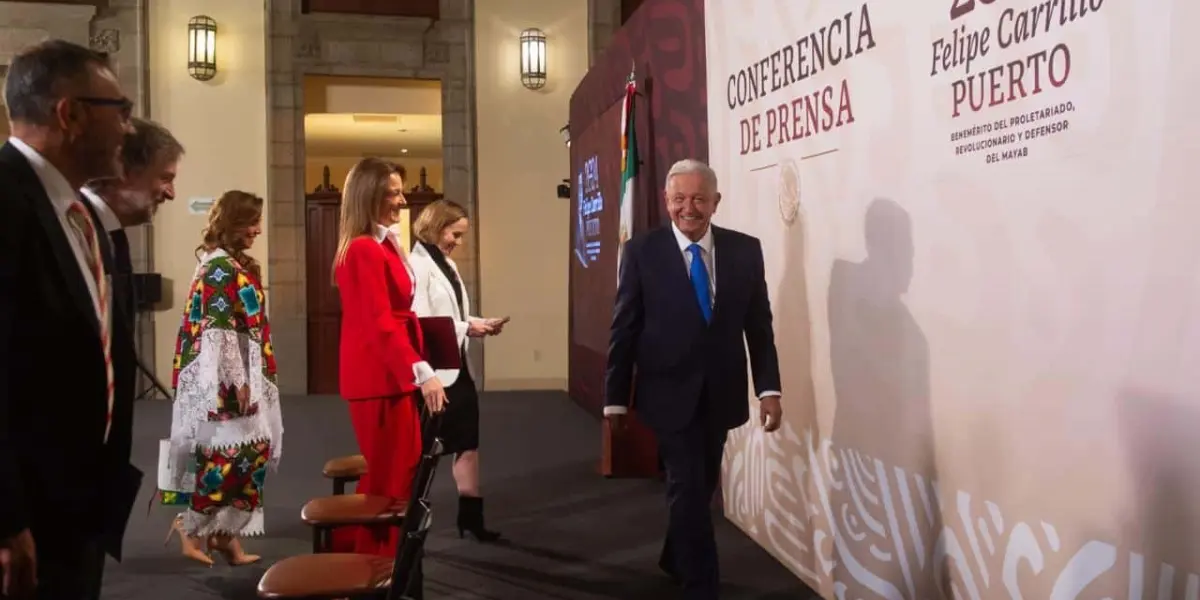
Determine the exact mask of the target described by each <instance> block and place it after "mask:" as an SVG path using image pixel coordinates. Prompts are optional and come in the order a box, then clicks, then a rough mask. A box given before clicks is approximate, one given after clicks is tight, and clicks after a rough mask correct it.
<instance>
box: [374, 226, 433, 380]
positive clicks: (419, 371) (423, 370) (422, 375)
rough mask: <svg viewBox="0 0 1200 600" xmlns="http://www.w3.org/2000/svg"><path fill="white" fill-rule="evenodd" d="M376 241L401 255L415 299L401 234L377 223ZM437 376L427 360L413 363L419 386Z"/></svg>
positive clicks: (414, 375)
mask: <svg viewBox="0 0 1200 600" xmlns="http://www.w3.org/2000/svg"><path fill="white" fill-rule="evenodd" d="M375 241H377V242H379V243H380V244H382V243H384V242H385V241H386V242H389V243H391V244H392V247H393V248H395V249H396V253H397V254H399V255H400V262H402V263H404V270H405V271H406V272H408V281H409V291H408V293H409V294H410V296H411V297H412V298H413V299H414V300H415V299H416V293H417V277H416V274H415V273H414V272H413V268H412V265H411V264H409V262H408V253H407V252H405V251H404V244H401V243H400V238H399V236H397V235H396V232H395V231H392V230H391V229H389V228H387V227H384V226H383V225H380V224H378V223H376V224H375ZM436 376H437V373H436V372H435V371H434V370H433V367H431V366H429V363H428V362H426V361H421V362H418V363H416V364H414V365H413V377H414V378H415V379H416V382H417V385H418V386H420V385H424V384H425V382H426V381H429V380H430V379H433V378H434V377H436Z"/></svg>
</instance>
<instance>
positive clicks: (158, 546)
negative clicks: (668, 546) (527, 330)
mask: <svg viewBox="0 0 1200 600" xmlns="http://www.w3.org/2000/svg"><path fill="white" fill-rule="evenodd" d="M480 404H481V411H482V427H483V430H482V442H481V448H482V449H481V452H482V465H483V480H484V481H483V489H484V493H485V495H486V496H487V516H488V520H489V523H488V524H489V527H491V528H494V529H499V530H501V531H502V532H503V533H504V534H505V536H506V537H508V538H509V539H510V540H512V541H511V543H509V544H508V545H502V546H501V545H482V544H477V543H473V542H469V541H460V540H459V539H458V538H457V534H456V533H455V531H454V530H453V523H454V512H455V502H456V501H455V492H454V484H453V480H452V479H451V476H450V470H449V468H448V467H449V461H448V460H444V461H443V462H442V464H441V466H440V468H439V472H438V477H437V482H436V484H435V492H434V511H435V517H434V534H433V535H432V536H431V538H430V541H429V543H428V545H427V548H428V550H429V556H428V558H427V559H426V563H425V565H426V566H425V572H426V598H428V599H431V600H434V599H447V600H448V599H460V600H468V599H470V600H484V599H486V600H507V599H514V600H515V599H520V600H540V599H547V600H559V599H562V600H568V599H569V600H599V599H621V600H640V599H647V600H650V599H654V600H663V599H668V598H673V597H677V592H676V591H675V588H674V587H673V586H672V585H671V584H670V583H669V582H668V581H667V580H666V579H665V577H664V576H663V575H662V574H661V573H660V572H659V571H658V570H657V568H656V566H655V564H656V562H657V559H658V552H659V549H660V543H661V539H662V537H661V536H662V533H663V530H664V527H665V514H666V513H665V506H664V502H663V496H662V484H661V483H659V482H656V481H645V480H610V479H605V478H603V477H600V476H599V475H597V474H596V464H597V457H598V448H599V437H598V436H599V434H598V427H597V424H596V421H595V420H594V419H593V418H592V417H591V416H590V415H588V414H586V413H585V412H584V411H583V410H581V409H579V408H578V407H577V406H575V405H574V404H573V403H572V402H571V401H570V400H569V399H568V398H567V397H566V395H565V394H561V393H549V392H542V393H531V392H521V393H487V394H485V395H484V396H483V398H482V399H481V402H480ZM169 423H170V405H169V404H168V403H167V402H162V401H144V402H139V403H138V405H137V424H136V429H135V430H136V439H135V440H134V462H135V463H136V464H137V465H138V466H139V467H141V468H143V469H144V470H145V471H146V480H145V484H144V486H143V489H142V500H141V502H142V504H141V506H144V505H145V504H146V503H147V502H148V501H149V499H150V496H151V494H152V493H153V487H154V484H155V477H154V470H155V466H156V465H157V454H158V445H157V444H158V439H159V438H160V437H162V436H164V435H166V432H167V431H168V430H169ZM284 424H285V427H286V429H287V432H286V436H287V440H286V443H285V448H284V457H283V464H282V467H281V468H280V472H279V473H277V474H273V475H272V476H271V477H270V478H269V479H268V483H267V489H266V494H265V497H266V501H267V515H268V516H267V536H266V537H263V538H260V539H253V540H248V541H247V542H246V547H247V549H248V550H249V551H252V552H255V553H259V554H262V555H263V557H264V561H263V565H261V566H260V565H254V566H248V567H238V568H233V567H229V566H227V565H225V564H224V563H221V562H218V564H217V565H216V566H215V567H212V568H208V567H204V566H201V565H197V564H195V563H192V562H189V561H187V560H186V559H183V558H182V557H180V556H179V548H178V542H177V541H174V540H173V541H172V543H171V545H169V546H166V547H164V546H163V538H164V537H165V535H166V532H167V529H168V525H169V524H170V521H171V519H172V517H173V516H174V513H175V512H176V511H172V510H168V509H167V508H166V507H162V506H157V505H156V506H154V507H153V508H152V509H151V511H150V514H149V516H147V515H146V514H145V513H143V512H141V510H140V508H139V510H138V511H137V512H136V513H135V514H134V515H133V517H132V519H131V522H130V526H129V531H128V533H127V534H126V536H125V560H124V561H123V562H122V563H121V564H117V563H115V562H113V561H111V560H110V562H109V566H108V569H107V570H106V572H105V578H104V595H103V597H104V598H106V599H114V600H115V599H127V600H141V599H145V600H149V599H155V600H159V599H162V598H171V599H173V600H200V599H210V598H227V599H241V598H245V599H249V598H254V597H255V585H256V584H257V582H258V579H259V577H260V576H261V575H262V573H263V572H264V570H265V568H266V566H267V565H269V564H270V563H272V562H274V561H276V560H279V559H281V558H284V557H287V556H291V555H296V554H304V553H308V552H310V550H311V546H310V544H311V542H310V540H311V537H310V533H309V530H308V528H307V527H305V525H304V524H303V523H302V522H301V521H300V518H299V514H300V506H301V505H302V504H303V503H304V502H305V501H306V500H308V499H309V498H312V497H314V496H318V495H325V494H328V493H329V490H330V486H329V483H328V482H327V481H326V480H325V479H324V478H322V477H321V465H322V464H323V463H324V462H325V460H326V459H328V458H330V457H332V456H336V455H344V454H353V453H356V452H357V447H356V445H355V442H354V435H353V433H352V431H351V428H350V424H349V419H348V417H347V413H346V408H345V404H344V403H343V402H342V401H341V400H339V399H337V398H331V397H296V398H286V399H285V400H284ZM439 509H440V510H439ZM717 535H718V544H719V546H720V550H721V559H722V569H721V570H722V578H723V580H724V583H725V589H724V590H723V593H722V597H723V598H726V599H730V600H733V599H747V600H749V599H758V600H767V599H772V600H774V599H779V600H783V599H788V600H803V599H806V598H810V597H811V598H815V596H813V595H812V592H811V591H809V590H808V589H807V588H806V587H805V586H804V585H802V584H801V583H799V582H798V581H797V580H796V579H795V578H794V577H793V576H792V575H791V574H790V573H789V572H788V571H787V570H786V569H784V568H783V567H782V566H780V565H779V564H778V563H777V562H776V561H775V560H774V559H772V558H771V557H770V556H769V555H768V554H767V553H766V552H764V551H763V550H762V549H760V548H759V547H758V546H756V545H755V544H754V543H753V542H751V541H750V540H749V539H748V538H746V537H745V536H744V535H743V534H742V533H741V531H739V530H738V529H737V528H736V527H734V526H733V525H731V524H730V523H728V522H726V521H725V520H724V519H719V520H718V525H717Z"/></svg>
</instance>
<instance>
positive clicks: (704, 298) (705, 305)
mask: <svg viewBox="0 0 1200 600" xmlns="http://www.w3.org/2000/svg"><path fill="white" fill-rule="evenodd" d="M688 252H691V253H692V266H691V269H690V271H691V272H690V275H691V277H692V289H693V290H695V291H696V301H697V302H699V303H700V314H702V315H704V322H705V323H711V322H712V290H710V289H709V287H708V269H706V268H704V249H703V248H701V247H700V245H699V244H692V245H691V246H688Z"/></svg>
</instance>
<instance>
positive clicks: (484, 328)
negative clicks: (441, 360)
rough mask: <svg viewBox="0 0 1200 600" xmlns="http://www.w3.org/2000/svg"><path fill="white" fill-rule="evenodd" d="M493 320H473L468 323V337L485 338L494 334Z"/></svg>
mask: <svg viewBox="0 0 1200 600" xmlns="http://www.w3.org/2000/svg"><path fill="white" fill-rule="evenodd" d="M489 321H491V319H471V320H470V321H468V322H467V335H469V336H471V337H483V336H485V335H490V334H491V333H492V324H491V323H490V322H489Z"/></svg>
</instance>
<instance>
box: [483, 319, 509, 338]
mask: <svg viewBox="0 0 1200 600" xmlns="http://www.w3.org/2000/svg"><path fill="white" fill-rule="evenodd" d="M508 319H509V318H508V317H504V318H501V319H487V321H486V323H487V325H488V328H489V330H490V331H488V335H500V334H501V333H502V332H503V331H504V324H505V323H508Z"/></svg>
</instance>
